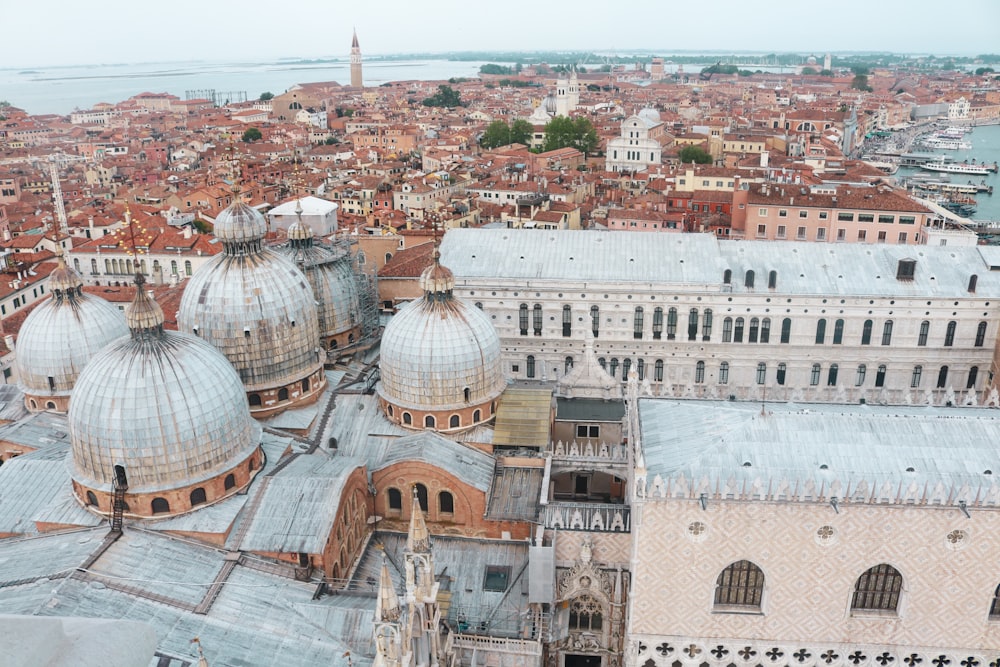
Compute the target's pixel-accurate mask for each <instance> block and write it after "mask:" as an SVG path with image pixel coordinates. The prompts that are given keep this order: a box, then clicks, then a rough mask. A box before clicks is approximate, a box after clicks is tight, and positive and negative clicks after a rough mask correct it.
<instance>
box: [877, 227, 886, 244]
mask: <svg viewBox="0 0 1000 667" xmlns="http://www.w3.org/2000/svg"><path fill="white" fill-rule="evenodd" d="M878 242H879V243H885V230H882V231H880V232H879V233H878Z"/></svg>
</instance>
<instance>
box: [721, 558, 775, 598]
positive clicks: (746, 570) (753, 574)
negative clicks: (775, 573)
mask: <svg viewBox="0 0 1000 667" xmlns="http://www.w3.org/2000/svg"><path fill="white" fill-rule="evenodd" d="M763 597H764V573H763V572H762V571H761V569H760V568H759V567H757V566H756V565H754V564H753V563H751V562H750V561H748V560H738V561H736V562H735V563H733V564H732V565H730V566H729V567H727V568H726V569H725V570H723V571H722V573H721V574H719V578H718V579H717V580H716V582H715V606H716V607H746V608H752V609H757V610H759V609H760V603H761V599H762V598H763Z"/></svg>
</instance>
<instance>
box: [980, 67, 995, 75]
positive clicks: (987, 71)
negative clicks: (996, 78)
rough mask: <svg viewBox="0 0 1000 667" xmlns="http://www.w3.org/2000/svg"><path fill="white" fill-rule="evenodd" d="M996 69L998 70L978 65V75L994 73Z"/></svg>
mask: <svg viewBox="0 0 1000 667" xmlns="http://www.w3.org/2000/svg"><path fill="white" fill-rule="evenodd" d="M995 71H996V70H994V69H993V68H992V67H977V68H976V76H982V75H984V74H992V73H993V72H995Z"/></svg>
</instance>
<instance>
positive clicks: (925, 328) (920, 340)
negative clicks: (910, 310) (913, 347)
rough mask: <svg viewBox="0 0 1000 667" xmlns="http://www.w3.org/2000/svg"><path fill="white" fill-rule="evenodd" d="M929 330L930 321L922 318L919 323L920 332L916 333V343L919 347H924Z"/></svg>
mask: <svg viewBox="0 0 1000 667" xmlns="http://www.w3.org/2000/svg"><path fill="white" fill-rule="evenodd" d="M930 331H931V323H930V322H928V321H927V320H924V321H923V322H921V323H920V333H919V334H918V335H917V345H918V346H919V347H926V345H927V334H929V333H930Z"/></svg>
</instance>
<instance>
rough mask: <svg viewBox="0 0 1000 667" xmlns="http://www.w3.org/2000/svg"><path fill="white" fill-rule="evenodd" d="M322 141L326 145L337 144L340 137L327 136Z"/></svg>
mask: <svg viewBox="0 0 1000 667" xmlns="http://www.w3.org/2000/svg"><path fill="white" fill-rule="evenodd" d="M323 143H324V144H326V145H327V146H332V145H334V144H339V143H340V139H338V138H337V137H327V138H326V139H325V140H324V141H323Z"/></svg>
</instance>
